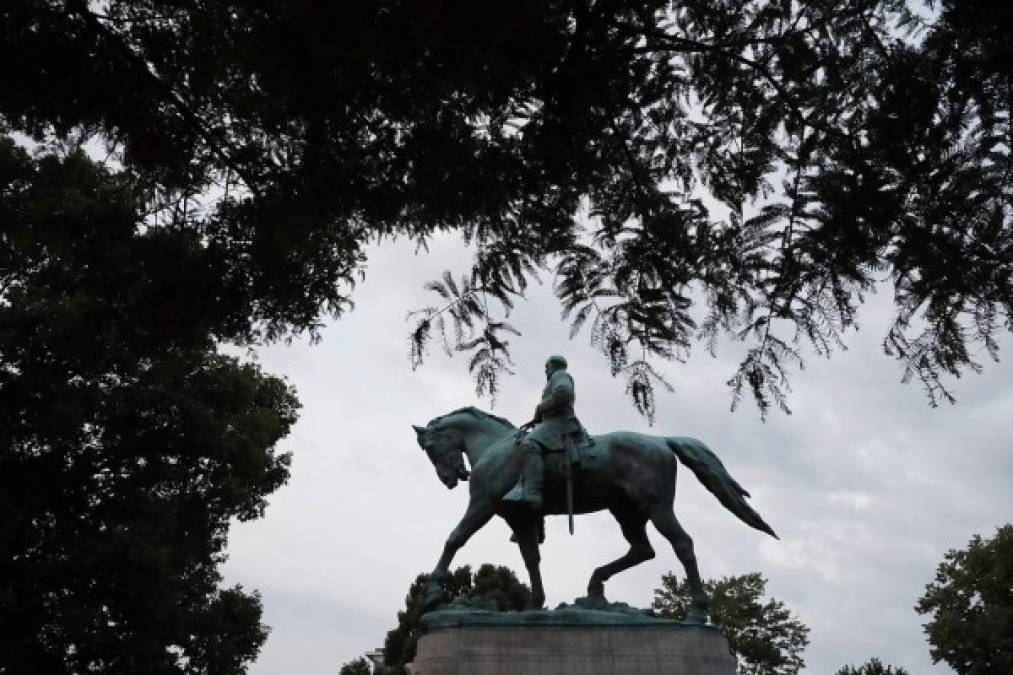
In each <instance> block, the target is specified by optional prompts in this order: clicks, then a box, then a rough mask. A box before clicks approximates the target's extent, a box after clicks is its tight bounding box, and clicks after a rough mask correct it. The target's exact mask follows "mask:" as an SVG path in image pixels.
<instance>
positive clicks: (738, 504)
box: [665, 436, 780, 539]
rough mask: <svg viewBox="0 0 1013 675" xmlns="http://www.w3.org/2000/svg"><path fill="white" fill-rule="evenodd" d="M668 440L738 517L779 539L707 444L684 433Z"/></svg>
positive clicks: (746, 493) (666, 439)
mask: <svg viewBox="0 0 1013 675" xmlns="http://www.w3.org/2000/svg"><path fill="white" fill-rule="evenodd" d="M665 442H666V443H668V447H670V448H671V449H672V450H673V451H674V452H675V456H676V457H678V458H679V461H681V462H682V463H683V464H685V465H686V466H688V467H689V468H690V470H691V471H692V472H693V473H695V474H696V477H697V478H698V479H699V480H700V482H701V483H703V485H704V487H705V488H707V489H708V490H710V492H711V494H713V495H714V496H715V497H717V498H718V501H719V502H721V503H722V504H723V505H724V507H725V508H726V509H728V510H729V511H731V512H732V513H734V514H735V515H736V516H738V518H739V520H741V521H742V522H744V523H745V524H746V525H749V526H750V527H755V528H756V529H757V530H760V531H761V532H766V533H767V534H769V535H770V536H772V537H774V538H775V539H779V538H780V537H778V536H777V534H775V533H774V530H772V529H771V527H770V525H767V523H765V522H764V521H763V518H761V517H760V514H759V513H757V512H756V511H754V510H753V507H751V506H750V505H749V503H748V502H746V500H745V497H748V496H749V493H748V492H746V491H745V490H744V489H743V488H742V486H741V485H739V484H738V482H736V480H735V479H734V478H732V477H731V476H729V475H728V472H727V471H726V470H725V465H724V464H722V463H721V460H720V459H718V457H717V455H715V454H714V453H713V452H711V451H710V450H709V449H707V446H706V445H704V444H703V443H701V442H700V441H698V440H696V439H695V438H687V437H683V436H671V437H668V438H665Z"/></svg>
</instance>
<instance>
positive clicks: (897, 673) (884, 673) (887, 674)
mask: <svg viewBox="0 0 1013 675" xmlns="http://www.w3.org/2000/svg"><path fill="white" fill-rule="evenodd" d="M835 675H909V673H908V672H907V671H906V670H905V669H903V668H900V667H894V666H884V665H883V663H882V662H881V661H880V660H879V659H877V658H872V659H869V660H868V661H866V662H865V663H863V664H862V665H860V666H844V667H843V668H841V669H840V670H838V671H837V673H836V674H835Z"/></svg>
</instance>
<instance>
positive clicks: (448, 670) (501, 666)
mask: <svg viewBox="0 0 1013 675" xmlns="http://www.w3.org/2000/svg"><path fill="white" fill-rule="evenodd" d="M439 615H443V616H439ZM469 615H470V616H469ZM426 619H428V621H426V620H424V621H423V630H424V634H423V636H422V637H421V638H420V639H419V643H418V651H417V653H416V656H415V661H414V662H413V663H412V664H410V665H409V666H408V668H409V672H411V673H412V675H735V657H734V656H732V654H731V652H730V651H729V649H728V643H727V642H726V641H725V639H724V638H723V637H722V636H721V634H720V633H719V632H718V630H717V629H716V628H714V627H712V626H697V625H689V624H682V623H679V622H676V621H666V620H661V619H656V618H653V617H641V618H636V617H634V618H631V617H629V616H622V615H619V616H617V615H616V614H615V613H612V612H596V611H588V610H554V611H537V612H502V613H500V612H470V613H469V612H433V613H430V614H428V615H426Z"/></svg>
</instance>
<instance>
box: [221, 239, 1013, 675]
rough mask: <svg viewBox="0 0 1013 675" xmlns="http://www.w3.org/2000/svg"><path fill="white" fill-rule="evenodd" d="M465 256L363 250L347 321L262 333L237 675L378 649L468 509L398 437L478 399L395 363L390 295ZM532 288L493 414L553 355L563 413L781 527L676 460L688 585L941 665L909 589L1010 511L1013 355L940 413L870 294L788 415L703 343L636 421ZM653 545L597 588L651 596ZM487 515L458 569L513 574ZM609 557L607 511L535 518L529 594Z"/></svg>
mask: <svg viewBox="0 0 1013 675" xmlns="http://www.w3.org/2000/svg"><path fill="white" fill-rule="evenodd" d="M468 260H469V256H468V253H467V251H466V250H465V249H464V248H463V247H462V246H461V245H460V244H459V243H457V241H456V240H453V239H449V238H448V239H443V240H440V241H438V242H436V244H435V245H434V246H433V247H432V251H431V253H429V254H421V255H418V256H416V255H414V246H412V245H411V244H409V243H407V242H401V243H397V244H386V245H384V246H382V247H380V248H376V249H371V254H370V261H369V270H368V276H367V279H366V281H365V282H364V283H363V284H361V285H360V286H359V287H358V288H357V289H356V292H355V300H356V303H357V308H356V309H355V311H354V312H353V313H351V314H350V315H348V316H346V317H345V318H343V319H341V320H340V321H337V322H333V323H330V324H328V325H327V327H326V329H325V330H324V331H323V340H322V342H321V343H320V344H318V345H310V344H308V343H307V342H306V341H301V342H295V343H293V344H292V345H290V346H284V345H279V346H273V347H270V348H265V349H261V350H259V352H258V355H257V357H258V359H259V361H260V363H261V364H262V366H263V367H264V369H265V370H266V371H268V372H271V373H274V374H276V375H281V376H284V377H286V378H287V379H288V380H289V381H290V382H291V383H292V384H294V385H295V386H296V388H297V389H298V392H299V397H300V399H301V400H302V403H303V409H302V416H301V419H300V421H299V423H298V424H297V425H296V427H295V429H294V431H293V433H292V434H291V436H289V437H288V438H287V439H286V440H285V441H283V443H282V444H281V448H282V449H284V450H292V451H293V453H294V457H293V463H292V478H291V480H290V482H289V483H288V485H286V486H285V487H283V488H282V489H281V490H280V491H278V492H277V493H276V494H275V495H274V496H273V497H272V498H271V500H270V506H269V508H268V510H267V515H266V517H265V518H263V519H262V520H259V521H255V522H252V523H240V524H236V525H235V526H234V527H233V530H232V535H231V543H230V546H229V556H230V557H229V561H228V563H227V564H226V565H225V576H226V582H227V583H229V584H234V583H241V584H243V585H244V586H245V587H247V588H256V589H259V590H260V592H261V593H262V595H263V602H264V621H265V622H266V623H267V624H268V625H270V626H271V634H270V637H269V638H268V640H267V643H266V644H265V646H264V649H263V651H262V653H261V656H260V658H259V660H258V661H257V663H256V664H254V665H253V667H252V668H251V673H253V674H254V675H275V674H278V675H281V674H284V673H300V675H323V674H325V673H326V674H329V675H334V674H335V673H336V672H337V670H338V668H339V666H340V665H341V664H342V663H343V662H345V661H349V660H351V659H353V658H355V657H357V656H359V655H361V654H362V653H363V652H365V651H368V650H370V649H372V648H374V647H377V646H381V645H382V644H383V638H384V635H385V633H386V631H387V630H389V629H390V628H392V627H393V626H394V625H395V624H396V613H397V611H398V610H399V609H401V608H402V607H403V604H404V597H405V594H406V592H407V590H408V586H409V584H410V583H411V582H412V580H413V579H414V578H415V576H416V575H417V574H418V573H419V572H422V571H428V570H429V569H431V568H432V566H433V565H434V563H435V562H436V558H437V557H438V555H439V552H440V550H441V548H442V545H443V541H444V540H445V538H446V536H447V534H448V533H449V532H450V530H451V528H452V527H453V526H454V525H455V524H456V522H457V520H458V519H459V517H460V516H461V514H462V513H463V511H464V508H465V505H466V503H467V498H468V494H467V486H466V485H462V486H460V487H458V488H457V489H455V490H453V491H448V490H447V489H446V488H445V487H444V486H443V485H442V484H441V483H440V482H439V481H438V480H437V478H436V475H435V473H434V471H433V469H432V466H431V465H430V463H429V461H428V460H427V459H426V456H425V455H424V454H423V453H422V452H421V451H420V450H419V448H418V446H417V445H416V443H415V434H414V432H413V431H412V428H411V425H412V424H413V423H415V424H425V423H426V422H427V421H428V420H430V419H431V418H433V417H436V416H438V415H440V414H442V413H445V412H448V411H450V410H452V409H454V408H458V407H461V406H464V405H476V406H478V407H481V408H483V409H490V404H489V402H488V401H487V400H479V399H477V398H476V397H475V393H474V385H473V383H472V381H471V379H470V378H469V376H468V373H467V368H466V362H465V360H464V359H462V358H460V357H458V358H455V359H448V358H446V357H445V356H444V355H443V354H442V353H440V352H438V351H437V350H434V351H433V353H432V354H431V356H430V359H429V362H428V363H427V364H426V365H425V366H424V367H423V368H422V369H421V370H419V371H417V372H414V373H412V372H411V370H410V368H409V363H408V356H407V338H406V336H407V332H408V325H407V324H406V323H405V313H406V312H407V310H409V309H412V308H415V307H418V306H420V305H422V304H425V303H428V302H431V301H432V299H431V298H429V297H428V296H427V292H426V291H423V290H422V288H421V286H422V284H423V282H425V281H426V280H428V279H431V278H435V277H437V276H438V275H439V274H440V273H441V272H442V270H444V269H446V268H448V267H449V268H452V269H455V270H457V271H458V272H460V271H463V270H464V269H465V268H466V267H467V264H468ZM544 281H545V282H546V283H545V286H543V287H538V288H533V289H532V290H531V292H530V293H529V296H530V301H529V302H528V303H527V304H525V305H522V306H520V307H518V309H517V311H516V312H515V313H514V315H513V323H514V324H515V325H517V326H518V327H519V328H520V329H521V330H522V331H523V332H524V336H523V337H522V338H517V339H516V340H515V342H514V350H513V354H514V358H515V361H516V366H517V368H516V369H517V374H516V376H514V377H512V378H509V379H508V380H507V381H506V382H504V386H503V391H502V394H501V396H500V400H499V401H498V403H497V405H496V407H495V409H494V410H495V412H496V413H497V414H501V415H504V416H506V417H508V418H510V419H511V420H513V421H514V422H515V423H516V424H520V423H521V422H524V421H526V420H527V419H528V418H529V417H530V414H531V411H532V410H533V408H534V406H535V404H536V403H537V401H538V398H539V394H540V391H541V387H542V384H543V379H544V375H543V373H542V364H543V362H544V360H545V357H546V356H547V355H549V354H551V353H556V352H558V353H562V354H564V355H565V356H566V357H567V358H568V359H569V361H570V372H571V373H572V374H573V376H574V379H575V381H576V387H577V414H578V415H579V416H580V418H581V419H582V420H583V422H584V424H585V426H587V427H588V429H589V430H590V431H591V432H592V433H602V432H607V431H612V430H617V429H627V430H636V431H647V432H652V433H658V434H663V435H684V436H694V437H697V438H699V439H700V440H702V441H704V442H705V443H706V444H707V445H708V446H709V447H710V448H711V449H712V450H714V451H715V452H716V453H717V454H718V456H719V457H720V458H721V459H722V460H723V461H724V463H725V465H726V467H727V468H728V470H729V471H730V473H731V474H732V475H733V476H734V477H735V478H736V479H737V480H738V481H739V482H740V483H742V484H743V486H744V487H745V488H746V489H747V490H749V491H750V492H751V493H752V495H753V498H752V505H753V506H754V507H755V508H756V510H757V511H759V512H760V514H761V515H763V517H764V518H765V519H766V520H767V522H768V523H770V524H771V525H772V526H773V527H774V529H775V530H777V532H778V534H779V535H780V536H781V541H775V540H774V539H771V538H769V537H767V536H766V535H763V534H761V533H759V532H757V531H755V530H752V529H750V528H748V527H747V526H745V525H744V524H742V523H741V522H739V521H738V520H737V519H736V518H735V517H734V516H732V515H731V514H730V513H728V512H727V511H725V510H724V508H723V507H722V506H721V505H720V504H719V503H718V502H717V500H715V499H714V498H713V497H712V496H711V495H710V494H709V493H707V492H706V491H705V490H704V489H703V488H702V487H701V486H700V484H699V483H698V482H697V481H696V478H695V477H694V476H693V474H692V473H691V472H689V471H687V470H685V469H684V467H680V468H682V469H683V470H681V471H680V472H679V476H678V480H679V488H678V491H677V495H678V496H677V498H676V502H675V511H676V514H677V515H678V516H679V518H680V520H681V522H682V524H683V526H684V527H685V529H686V530H687V531H688V532H689V534H690V535H691V536H692V537H693V538H694V540H695V544H696V552H697V558H698V560H699V564H700V571H701V574H702V575H703V576H704V577H720V576H723V575H733V574H744V573H747V572H751V571H760V572H762V573H763V574H764V575H765V576H766V577H767V578H768V580H769V583H768V586H767V591H768V594H769V595H772V596H773V597H776V598H778V599H780V600H782V601H784V602H785V603H786V604H787V605H788V606H789V607H790V608H791V609H792V610H793V611H794V612H795V613H797V614H798V616H799V617H800V618H801V620H802V621H803V622H804V623H806V624H807V625H808V626H809V627H810V628H811V629H812V632H811V634H810V639H811V644H810V645H809V647H808V649H807V651H806V653H805V659H806V663H807V668H806V672H808V673H821V674H822V673H829V674H832V673H834V672H835V671H836V670H837V669H838V668H839V667H840V666H842V665H844V664H845V663H859V662H863V661H865V660H867V659H868V658H869V657H872V656H878V657H880V658H881V659H882V660H883V661H884V662H887V663H891V664H894V665H899V666H904V667H906V668H908V669H909V670H910V671H911V673H912V674H913V675H914V674H922V673H949V672H951V671H950V670H949V669H948V668H946V667H944V666H942V665H937V666H933V665H932V664H931V659H930V657H929V655H928V645H927V643H926V642H925V640H924V637H923V633H922V628H921V624H922V623H923V621H924V618H923V617H920V616H918V615H917V614H916V613H915V612H914V610H913V605H914V604H915V602H916V600H917V598H918V597H919V595H920V594H921V592H922V591H923V589H924V586H925V584H926V583H928V582H929V581H930V580H931V579H932V576H933V574H934V570H935V567H936V565H937V564H938V563H939V561H940V560H941V559H942V556H943V553H944V552H945V551H946V550H947V549H949V548H953V547H963V546H964V545H965V544H966V543H967V541H968V539H969V538H970V537H971V535H973V534H975V533H981V534H983V535H985V536H991V535H992V534H993V533H994V531H995V528H996V527H997V526H999V525H1001V524H1003V523H1006V522H1009V521H1010V520H1011V519H1013V518H1011V512H1013V452H1010V448H1009V445H1010V443H1009V436H1008V433H1009V430H1010V420H1011V418H1013V377H1011V376H1013V369H1011V367H1010V365H1009V359H1010V354H1011V347H1013V345H1011V344H1010V341H1009V340H1006V341H1005V342H1004V346H1005V351H1004V352H1003V354H1004V356H1005V359H1004V362H1003V363H1001V364H993V363H991V362H988V363H986V364H985V365H986V368H985V372H984V374H982V375H973V374H971V375H968V376H966V377H964V378H963V379H961V380H959V381H957V382H956V383H955V385H954V386H955V388H956V392H957V396H958V400H959V402H958V404H957V405H956V406H949V405H944V406H943V407H940V408H938V409H934V410H933V409H931V408H929V407H928V405H927V404H926V401H925V398H924V396H923V393H922V391H921V390H920V389H919V388H918V387H917V386H902V385H901V384H899V382H898V381H899V378H900V369H899V366H898V364H897V363H896V362H895V361H893V360H891V359H890V358H889V357H887V356H885V355H883V353H882V350H881V348H880V346H879V345H880V340H881V339H882V336H883V333H884V330H885V326H886V325H887V322H888V320H889V317H890V314H891V305H890V301H891V298H890V297H889V293H888V292H883V293H881V294H880V295H879V296H873V297H872V298H871V300H870V302H869V303H867V305H866V306H865V307H864V308H863V310H862V312H861V314H860V323H861V331H860V332H859V333H853V334H851V336H850V338H849V340H848V344H849V347H850V349H849V351H847V352H844V353H839V354H837V355H836V356H835V357H834V358H833V359H832V360H830V361H826V360H821V359H817V358H816V357H810V358H809V359H808V360H807V364H806V370H805V371H804V372H802V373H797V374H796V375H795V377H794V380H793V392H792V394H791V398H790V405H791V406H792V408H793V409H794V413H795V414H794V415H792V416H786V415H783V414H781V413H780V412H773V413H772V414H771V415H770V417H769V418H768V420H767V422H766V423H762V422H761V421H760V420H759V416H758V414H757V412H756V409H755V407H754V406H752V405H751V403H749V402H748V401H744V403H743V405H742V407H741V408H740V409H739V411H738V412H735V413H731V412H729V402H730V395H729V391H728V388H727V387H726V385H725V382H726V380H727V379H728V378H729V377H730V376H731V374H732V373H733V371H734V368H735V365H736V363H737V360H736V356H737V352H736V348H737V347H736V345H731V344H728V343H725V344H724V345H723V349H722V351H721V352H720V353H719V358H717V359H713V358H711V357H710V356H708V355H707V354H706V352H705V351H704V350H703V349H702V348H700V347H702V346H698V348H697V349H696V350H695V352H694V356H693V358H692V359H691V361H690V363H688V364H674V365H669V366H667V368H666V372H667V374H668V375H669V379H670V381H671V382H672V383H673V384H674V385H675V387H676V393H674V394H665V393H660V394H659V400H658V414H657V422H656V425H655V427H654V429H653V430H652V429H650V428H649V427H648V425H647V422H646V420H644V419H643V418H641V417H640V416H639V415H637V413H636V412H635V411H634V410H633V408H632V406H631V405H630V403H629V401H628V400H627V398H626V397H625V394H624V386H623V383H622V382H620V381H617V380H613V379H612V378H611V377H610V376H609V372H608V367H607V364H606V363H605V362H604V360H603V359H602V357H601V356H600V355H599V354H598V353H597V352H595V351H593V350H592V349H591V348H590V347H589V346H588V345H587V338H586V336H584V335H582V336H578V337H577V338H576V339H575V340H573V341H569V340H568V338H567V333H568V331H567V327H566V326H565V325H564V324H563V323H561V322H560V321H559V319H558V313H559V310H558V306H557V304H556V302H555V299H554V298H553V296H552V293H551V279H549V278H546V279H545V280H544ZM650 535H651V541H652V544H653V545H654V547H655V549H656V550H657V551H658V556H657V557H656V558H655V559H654V560H652V561H649V562H647V563H644V564H642V565H640V566H638V567H636V568H634V569H632V570H629V571H627V572H624V573H622V574H620V575H618V576H616V577H614V578H613V579H612V580H611V581H610V582H609V583H608V584H607V586H606V593H607V595H608V597H609V598H610V599H612V600H617V601H624V602H628V603H630V604H633V605H638V606H642V607H647V606H649V605H650V602H651V599H652V596H653V590H654V589H655V588H656V587H657V586H658V585H659V583H660V578H661V575H662V574H663V573H665V572H667V571H669V570H672V571H674V572H675V573H676V574H678V575H679V576H680V577H681V576H682V574H683V572H682V568H681V566H680V565H679V563H678V561H677V560H676V559H675V557H674V555H673V554H672V552H671V548H670V547H669V546H668V545H667V544H665V545H663V544H664V543H665V542H664V540H662V539H661V537H660V535H658V534H657V532H655V531H654V530H653V529H651V530H650ZM508 537H509V531H508V529H507V527H506V525H505V524H504V523H502V522H501V521H499V520H494V521H493V522H491V523H490V524H489V525H487V526H486V527H485V528H484V529H483V530H482V531H480V532H479V533H478V534H477V535H475V537H473V538H472V540H471V541H470V542H469V543H468V545H467V546H466V547H465V548H464V549H462V551H461V552H460V553H459V554H458V557H457V559H456V560H455V561H454V565H455V566H457V565H463V564H471V565H473V566H476V565H479V564H481V563H483V562H493V563H498V564H505V565H508V566H510V567H511V568H513V569H514V570H515V571H516V572H517V573H518V576H519V577H520V578H521V579H522V580H524V581H527V576H526V573H525V571H524V566H523V564H522V562H521V558H520V554H519V552H518V551H517V549H516V547H515V546H514V545H513V544H510V543H509V541H508ZM625 551H626V544H625V542H624V540H623V539H622V537H621V535H620V533H619V529H618V527H617V526H616V525H615V523H614V522H613V521H612V520H611V518H610V517H609V516H608V515H607V514H605V515H601V514H597V515H592V516H583V517H580V518H578V520H577V526H576V536H574V537H572V538H571V537H570V536H568V534H566V524H565V517H556V518H552V519H550V520H549V521H548V523H547V540H546V543H545V545H544V546H543V548H542V573H543V578H544V580H545V588H546V593H547V596H548V600H547V605H548V606H550V607H552V606H555V605H556V604H558V603H560V602H570V601H572V600H573V599H574V598H575V597H577V596H580V595H583V594H584V592H585V586H586V584H587V579H588V577H589V576H590V574H591V571H592V570H593V569H594V568H595V567H596V566H599V565H601V564H603V563H605V562H608V561H611V560H612V559H614V558H616V557H618V556H619V555H621V554H622V553H624V552H625Z"/></svg>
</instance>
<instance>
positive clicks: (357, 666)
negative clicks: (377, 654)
mask: <svg viewBox="0 0 1013 675" xmlns="http://www.w3.org/2000/svg"><path fill="white" fill-rule="evenodd" d="M372 673H373V668H372V667H371V666H370V665H369V661H367V660H366V659H365V658H363V657H361V656H360V657H359V658H357V659H355V660H354V661H349V662H348V663H346V664H344V665H342V666H341V670H339V671H338V675H372Z"/></svg>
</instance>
